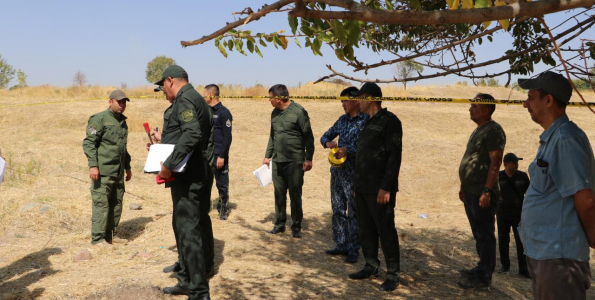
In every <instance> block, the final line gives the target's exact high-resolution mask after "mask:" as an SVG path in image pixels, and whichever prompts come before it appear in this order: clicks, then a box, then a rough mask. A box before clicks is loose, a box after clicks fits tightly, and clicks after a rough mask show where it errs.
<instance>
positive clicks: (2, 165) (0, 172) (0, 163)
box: [0, 157, 6, 185]
mask: <svg viewBox="0 0 595 300" xmlns="http://www.w3.org/2000/svg"><path fill="white" fill-rule="evenodd" d="M5 171H6V161H5V160H4V159H2V157H0V185H1V184H2V181H4V172H5Z"/></svg>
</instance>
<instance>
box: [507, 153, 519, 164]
mask: <svg viewBox="0 0 595 300" xmlns="http://www.w3.org/2000/svg"><path fill="white" fill-rule="evenodd" d="M519 160H523V158H522V157H517V156H516V155H515V154H514V153H507V154H506V155H504V162H505V163H507V162H518V161H519Z"/></svg>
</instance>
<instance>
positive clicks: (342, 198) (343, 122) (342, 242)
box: [320, 113, 368, 255]
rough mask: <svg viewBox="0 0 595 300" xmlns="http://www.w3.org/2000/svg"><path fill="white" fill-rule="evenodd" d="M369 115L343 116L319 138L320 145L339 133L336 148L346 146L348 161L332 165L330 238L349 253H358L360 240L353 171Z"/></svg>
mask: <svg viewBox="0 0 595 300" xmlns="http://www.w3.org/2000/svg"><path fill="white" fill-rule="evenodd" d="M367 119H368V115H366V114H363V113H358V114H357V116H355V117H353V118H352V117H350V116H349V115H348V114H344V115H342V116H341V117H340V118H339V120H337V122H335V124H333V126H332V127H331V128H329V130H328V131H327V132H325V133H324V135H323V136H322V137H321V138H320V142H321V143H322V146H323V147H325V148H326V143H327V142H330V141H332V140H333V139H335V138H336V137H337V136H339V143H338V146H339V148H341V147H346V148H347V160H346V161H345V163H343V165H342V166H341V167H331V206H332V209H333V217H332V228H333V240H334V241H335V243H337V250H340V251H344V252H345V253H347V254H349V255H357V254H358V251H359V239H358V231H357V219H356V214H355V198H354V196H353V172H354V170H355V152H356V149H357V141H358V139H359V134H360V131H361V130H362V128H363V127H364V123H365V121H366V120H367Z"/></svg>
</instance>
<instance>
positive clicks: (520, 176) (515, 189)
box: [496, 153, 531, 278]
mask: <svg viewBox="0 0 595 300" xmlns="http://www.w3.org/2000/svg"><path fill="white" fill-rule="evenodd" d="M519 160H522V158H519V157H517V156H516V155H515V154H514V153H507V154H506V155H504V160H503V162H504V170H502V171H500V173H499V174H498V182H499V183H500V205H498V212H497V213H496V217H497V219H496V222H497V224H498V248H499V249H500V262H501V263H502V268H501V269H500V270H498V273H506V272H508V271H509V270H510V256H509V251H508V250H509V244H510V228H511V227H512V232H513V233H514V241H515V243H516V250H517V251H516V252H517V257H518V261H519V274H520V275H522V276H525V277H527V278H530V277H531V276H530V275H529V271H528V270H527V261H526V257H525V254H524V253H523V252H524V250H523V243H521V238H520V236H519V231H518V230H517V227H518V226H519V224H520V222H521V210H522V209H523V200H524V199H525V193H526V192H527V189H528V188H529V183H530V181H529V176H528V175H527V173H525V172H523V171H519Z"/></svg>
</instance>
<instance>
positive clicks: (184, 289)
mask: <svg viewBox="0 0 595 300" xmlns="http://www.w3.org/2000/svg"><path fill="white" fill-rule="evenodd" d="M155 85H157V86H159V87H158V88H156V89H157V90H158V89H159V88H161V89H162V90H163V92H164V94H165V96H166V98H167V100H168V101H169V102H170V103H171V106H170V107H169V108H168V109H167V110H166V111H165V113H164V124H163V131H162V133H159V132H153V134H152V135H153V136H154V137H155V140H156V141H160V142H161V143H164V144H174V145H175V147H174V150H173V152H172V154H171V155H170V156H169V157H168V158H167V159H166V160H165V161H164V162H163V163H162V166H161V171H160V172H159V174H158V176H159V177H161V178H163V179H167V178H170V177H172V175H175V179H174V180H173V181H170V182H167V183H166V184H165V185H166V187H169V188H171V195H172V201H173V208H174V211H173V220H172V225H173V229H174V235H175V238H176V246H177V249H178V263H179V270H178V274H177V276H176V277H177V279H178V283H177V284H176V285H175V286H172V287H166V288H164V289H163V292H164V293H166V294H171V295H188V299H210V295H209V283H208V280H207V277H208V275H207V274H208V273H212V272H211V271H210V270H211V269H212V268H213V257H214V248H213V228H212V224H211V218H210V217H209V209H210V206H211V203H210V195H211V186H212V184H213V181H212V180H213V175H212V173H211V172H210V166H209V164H208V157H206V155H207V149H208V143H209V139H210V138H211V135H212V130H213V116H212V112H211V108H210V107H209V106H208V105H207V103H206V102H205V100H204V99H203V98H202V97H201V96H200V94H198V92H197V91H196V89H194V87H193V86H192V85H191V84H190V83H189V82H188V73H186V71H185V70H184V69H183V68H182V67H180V66H178V65H172V66H169V67H168V68H167V69H165V71H164V72H163V76H162V79H161V80H160V81H158V82H156V83H155ZM190 153H192V154H191V155H190V158H189V159H188V162H187V163H186V170H185V171H184V172H182V173H175V174H172V171H171V170H172V169H173V168H174V167H175V166H177V165H178V164H179V163H180V162H181V161H182V160H183V159H184V158H185V157H186V156H187V155H188V154H190ZM164 271H165V270H164Z"/></svg>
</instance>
